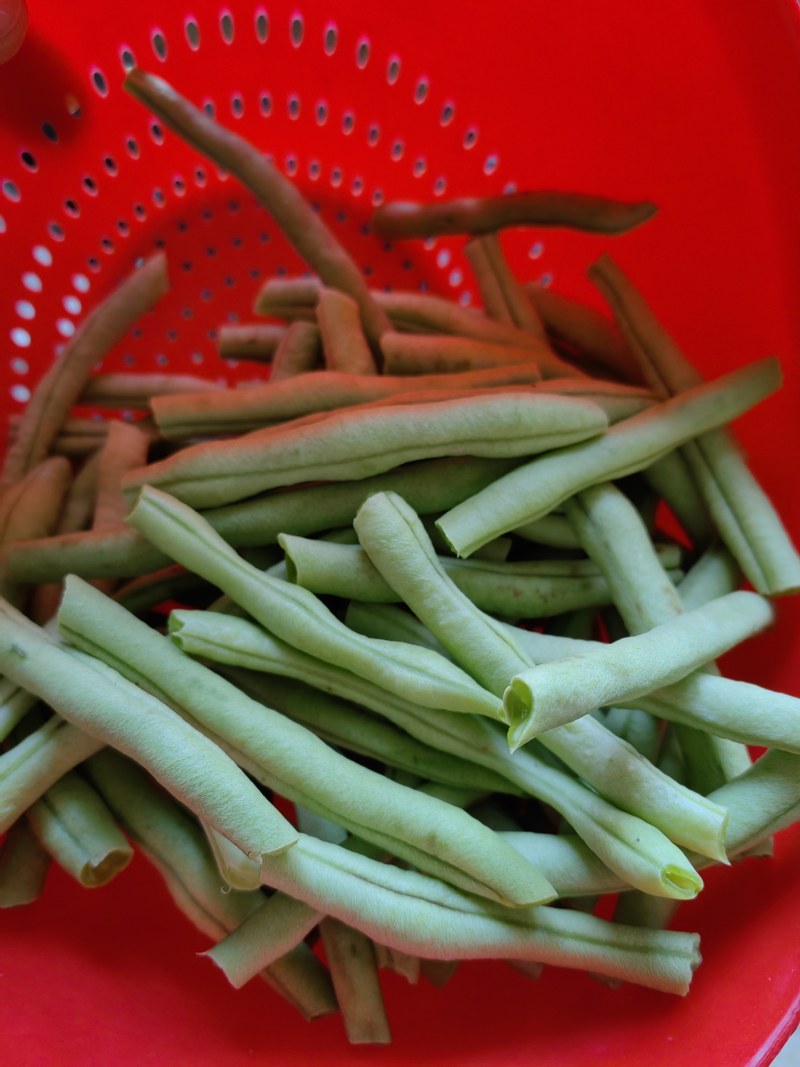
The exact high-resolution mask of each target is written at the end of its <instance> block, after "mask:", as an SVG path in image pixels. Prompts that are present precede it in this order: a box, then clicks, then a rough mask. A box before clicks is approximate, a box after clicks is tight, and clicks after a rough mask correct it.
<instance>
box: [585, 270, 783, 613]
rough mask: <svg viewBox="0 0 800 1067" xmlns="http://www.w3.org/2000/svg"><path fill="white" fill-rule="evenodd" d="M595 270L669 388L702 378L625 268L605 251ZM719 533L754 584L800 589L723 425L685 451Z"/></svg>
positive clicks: (676, 390) (644, 360) (771, 512)
mask: <svg viewBox="0 0 800 1067" xmlns="http://www.w3.org/2000/svg"><path fill="white" fill-rule="evenodd" d="M590 275H591V277H592V278H593V280H594V281H595V282H596V284H597V285H598V286H599V287H600V288H601V290H602V292H603V293H604V295H605V296H606V298H607V299H608V300H609V301H610V302H611V304H612V307H613V308H614V312H615V314H616V315H617V318H618V320H619V321H620V324H621V327H622V329H623V330H624V331H625V332H626V334H627V336H628V339H629V342H630V344H631V347H632V349H633V350H634V352H635V353H636V354H637V355H638V357H639V359H640V362H641V364H642V367H643V369H645V371H646V373H647V374H648V377H649V378H650V380H651V381H652V382H653V383H654V384H655V386H656V387H657V389H658V391H659V393H660V394H661V395H662V396H673V395H676V394H680V393H681V392H683V391H684V390H687V389H691V388H693V387H695V386H696V385H697V384H698V383H700V382H702V380H703V379H702V377H701V375H700V374H699V372H698V371H697V370H696V369H695V368H694V367H693V366H692V364H691V363H690V362H689V361H688V360H687V359H686V357H685V356H684V355H683V353H682V352H681V351H680V349H679V348H678V346H677V345H676V344H675V342H674V341H673V340H672V338H671V337H670V336H669V334H668V333H667V332H666V330H665V329H664V328H663V327H662V326H661V324H660V323H659V322H658V320H657V319H656V317H655V315H654V314H653V312H652V311H651V309H650V308H649V307H648V305H647V303H646V302H645V300H644V298H643V297H642V296H641V294H640V293H638V292H637V290H636V289H635V288H634V286H633V285H632V283H631V282H630V281H629V280H628V279H627V278H626V277H625V275H624V274H623V272H622V271H621V270H620V269H619V268H618V267H616V265H615V264H614V263H613V262H612V261H611V260H610V259H609V258H608V257H604V258H603V259H601V260H600V261H599V263H597V264H596V265H595V266H594V267H593V268H592V269H591V271H590ZM685 454H686V458H687V460H688V462H689V465H690V467H691V469H692V472H693V473H694V475H695V478H696V479H697V482H698V485H699V487H700V489H701V492H702V493H703V495H704V498H705V500H706V502H707V504H708V506H709V508H710V511H711V514H712V516H713V518H714V521H715V522H716V524H717V527H718V529H719V531H720V534H721V536H722V538H723V540H724V541H725V543H726V544H727V546H728V548H729V549H730V550H731V552H732V553H733V555H734V556H735V557H736V559H737V561H738V562H739V564H740V566H741V568H742V570H743V571H744V573H745V575H746V576H747V578H748V579H749V580H750V582H751V583H752V585H753V587H754V588H755V589H756V590H757V591H758V592H761V593H764V594H766V595H773V596H774V595H779V594H785V593H791V592H797V591H798V590H800V554H798V552H797V550H796V548H795V547H794V545H793V544H792V541H791V539H790V537H789V535H788V533H787V531H786V529H785V527H784V525H783V523H782V522H781V519H780V517H779V516H778V513H777V512H776V510H775V508H774V507H773V505H772V503H771V501H770V500H769V498H768V497H767V495H766V493H765V492H764V490H763V489H762V488H761V486H760V485H759V483H758V481H757V480H756V478H755V477H754V476H753V474H752V472H751V471H750V469H749V467H748V466H747V463H746V462H745V460H744V458H743V456H742V453H741V450H740V448H739V445H738V444H737V443H736V442H735V441H734V439H733V438H732V437H731V436H730V435H729V434H728V433H726V432H725V431H724V430H716V431H715V432H713V433H709V434H704V435H703V436H701V437H699V438H698V439H697V440H696V441H694V442H692V443H691V445H690V446H689V447H688V448H687V449H686V451H685Z"/></svg>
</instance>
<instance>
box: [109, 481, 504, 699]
mask: <svg viewBox="0 0 800 1067" xmlns="http://www.w3.org/2000/svg"><path fill="white" fill-rule="evenodd" d="M129 522H130V523H131V524H132V525H133V526H135V527H136V528H137V529H139V530H140V531H141V532H142V533H145V534H146V536H147V537H148V538H149V539H150V540H151V541H153V542H154V543H155V544H157V545H158V546H159V547H161V548H163V549H165V550H167V551H169V552H170V553H171V554H172V556H173V557H174V558H175V560H176V562H178V563H182V564H183V565H184V566H185V567H187V568H188V569H189V570H192V571H194V572H195V573H196V574H199V575H201V576H202V577H204V578H206V579H207V580H208V581H210V582H212V583H213V584H214V585H216V586H218V587H219V588H220V589H222V591H223V592H225V593H227V594H228V595H229V596H230V597H231V599H233V600H234V601H235V602H236V603H237V604H239V605H240V606H241V607H242V608H244V609H245V610H246V611H248V612H249V613H250V614H251V615H252V616H253V617H254V618H255V619H257V620H258V621H259V622H261V624H262V625H264V626H266V627H267V629H269V630H270V632H271V633H273V634H275V635H276V636H277V637H280V638H281V639H282V640H284V641H286V642H288V643H289V644H291V645H293V646H294V647H296V648H299V649H302V650H304V651H308V652H311V653H312V654H313V655H315V656H317V657H318V658H320V659H325V660H326V661H330V662H333V663H336V664H338V665H340V666H344V667H346V668H347V669H348V670H350V671H353V672H355V673H357V674H364V675H365V676H366V677H369V678H372V679H374V680H376V681H377V682H379V684H381V685H382V686H384V687H386V688H388V689H391V690H393V691H396V692H402V693H404V694H406V695H409V696H412V697H413V698H414V699H415V700H418V701H420V702H421V703H423V704H425V705H426V706H428V705H430V706H433V707H445V708H447V710H449V711H458V712H475V713H477V714H481V715H488V716H490V717H492V718H496V717H497V716H498V714H499V712H498V705H499V703H500V702H499V701H497V700H495V698H494V697H493V696H492V695H491V694H490V693H487V692H486V690H484V689H483V688H482V687H481V686H480V685H478V684H477V683H476V682H474V681H473V680H472V679H471V678H470V677H469V676H468V675H467V674H465V673H464V672H463V671H461V670H460V669H458V668H457V667H455V666H454V665H453V664H451V663H449V661H447V660H446V659H444V658H443V657H441V656H439V655H437V654H436V653H433V652H424V653H423V652H421V651H420V650H419V649H418V648H415V647H407V648H406V647H404V646H402V645H401V644H400V643H399V642H383V643H382V642H375V641H369V640H368V639H366V638H359V637H357V636H355V635H354V634H353V633H352V631H350V630H348V629H347V627H346V626H344V625H343V624H342V623H341V622H339V620H338V619H337V618H336V617H335V615H334V614H333V613H332V612H331V611H330V610H329V609H328V608H327V607H326V606H325V605H324V604H323V603H322V601H321V600H319V599H318V598H317V597H315V596H314V595H313V593H309V592H308V590H306V589H301V588H300V587H299V586H295V585H291V584H290V583H288V582H283V581H281V580H280V579H277V578H273V577H271V576H270V575H267V574H263V573H262V572H260V571H259V570H258V569H256V568H255V567H252V566H251V565H249V564H248V563H246V562H245V561H244V560H243V559H242V558H241V556H239V555H237V553H236V552H235V551H234V550H233V549H232V548H231V547H230V545H228V544H227V543H226V542H225V541H224V540H223V539H222V538H221V537H219V535H218V534H216V533H215V532H214V530H213V529H212V528H211V526H209V525H208V523H206V522H205V521H204V520H203V518H202V517H201V516H200V515H198V514H197V513H196V512H194V511H192V509H191V508H189V507H187V506H186V505H185V504H181V503H180V501H178V500H175V499H174V498H173V497H170V496H168V495H167V494H166V493H162V492H160V491H159V490H156V489H151V488H149V487H148V488H146V489H144V490H143V491H142V493H141V495H140V496H139V500H138V501H137V504H136V507H135V508H134V510H133V512H131V515H130V517H129Z"/></svg>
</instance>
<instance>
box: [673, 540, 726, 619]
mask: <svg viewBox="0 0 800 1067" xmlns="http://www.w3.org/2000/svg"><path fill="white" fill-rule="evenodd" d="M741 580H742V574H741V571H740V570H739V568H738V566H737V564H736V561H735V560H734V558H733V556H732V555H731V554H730V552H729V551H728V550H727V548H724V547H723V546H722V545H719V544H715V545H710V546H709V547H708V548H707V549H706V550H705V552H704V553H703V555H702V556H700V558H699V559H698V560H697V562H696V563H695V564H694V565H693V566H692V567H691V568H690V570H688V571H687V573H686V574H685V575H684V577H683V578H682V579H681V581H680V582H679V583H678V595H679V596H680V598H681V602H682V604H683V606H684V607H685V608H693V607H699V606H700V605H701V604H707V603H708V601H709V600H713V599H714V598H715V597H718V596H724V595H725V594H726V593H732V592H733V591H734V589H738V588H739V584H740V582H741Z"/></svg>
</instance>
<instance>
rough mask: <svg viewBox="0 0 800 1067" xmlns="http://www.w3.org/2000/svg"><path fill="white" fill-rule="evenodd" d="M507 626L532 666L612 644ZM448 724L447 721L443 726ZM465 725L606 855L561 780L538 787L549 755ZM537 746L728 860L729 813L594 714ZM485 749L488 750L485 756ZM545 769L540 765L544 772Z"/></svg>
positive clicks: (505, 768)
mask: <svg viewBox="0 0 800 1067" xmlns="http://www.w3.org/2000/svg"><path fill="white" fill-rule="evenodd" d="M361 616H362V618H361V621H362V622H367V621H369V613H368V612H367V611H366V610H362V612H361ZM382 616H383V617H382V619H381V623H382V626H383V632H384V634H386V636H391V632H392V618H393V617H395V618H396V617H397V609H394V611H388V610H387V609H386V608H383V609H382ZM401 625H402V627H403V629H402V630H401V632H403V633H408V630H407V628H406V624H405V623H402V624H401ZM501 625H502V624H501ZM365 628H368V627H365ZM507 629H508V631H509V633H510V634H511V635H512V636H513V637H514V639H515V641H516V643H517V646H518V647H520V648H522V649H523V651H524V652H526V656H525V661H526V662H527V663H528V664H529V665H530V664H532V663H533V660H532V659H531V658H529V653H528V651H527V650H528V649H530V648H531V647H532V648H533V649H534V650H536V651H546V652H548V654H549V655H550V656H553V655H555V656H556V657H558V656H563V655H564V654H565V653H564V651H563V649H564V647H565V646H566V648H567V649H568V650H569V651H568V652H567V654H572V653H573V651H574V650H575V649H576V648H578V647H581V646H583V647H585V648H591V649H594V648H603V647H604V646H603V645H600V644H599V643H596V642H576V641H573V640H567V641H565V639H564V638H553V637H552V636H551V635H545V634H535V633H533V632H531V631H527V630H523V629H519V628H517V627H508V628H507ZM412 639H413V638H412ZM496 647H497V646H496ZM481 652H482V646H478V647H477V649H476V656H477V655H480V654H481ZM540 658H542V659H543V658H544V657H543V656H541V657H540ZM509 666H511V661H509ZM308 677H309V678H310V677H311V675H310V674H309V675H308ZM356 699H360V701H361V703H364V704H366V706H368V707H374V710H377V711H379V712H380V713H381V714H385V715H387V717H390V718H392V721H394V722H398V719H397V718H396V717H395V716H396V715H397V714H398V712H397V708H396V702H395V701H392V702H391V703H389V704H387V705H384V706H381V705H380V704H378V705H375V704H371V703H370V702H369V698H368V697H365V696H363V695H362V696H361V697H358V698H356ZM400 715H401V716H402V719H401V720H400V721H399V722H398V725H401V726H402V727H403V729H406V730H408V731H409V733H414V735H415V736H419V737H421V738H422V739H423V740H428V743H430V744H434V745H437V743H438V744H439V745H440V746H441V740H440V739H439V737H438V735H437V733H436V731H435V730H433V731H432V734H431V735H430V736H429V735H428V734H427V733H425V732H424V731H425V730H426V729H427V728H428V727H427V726H423V733H422V734H420V733H418V732H417V731H418V729H419V727H418V726H417V725H416V723H415V722H414V719H413V716H412V717H411V719H410V722H409V712H408V710H407V709H405V708H403V709H402V710H401V711H400ZM444 725H445V724H441V726H444ZM447 729H448V731H449V730H450V727H449V724H448V726H447ZM461 729H462V730H474V731H476V736H474V737H473V738H472V739H471V741H470V744H471V747H472V749H473V750H475V754H474V755H473V756H472V757H471V758H472V759H474V760H476V761H477V762H484V763H485V758H486V757H485V754H484V751H483V750H489V749H491V757H490V762H488V763H485V765H486V766H490V767H492V768H493V769H494V770H497V771H499V773H501V774H503V775H505V777H507V778H509V779H510V780H511V781H512V782H515V783H516V784H517V785H520V786H522V787H523V788H525V789H528V790H529V791H531V792H532V795H534V796H537V797H539V798H540V799H543V800H545V802H546V803H549V804H551V806H552V807H555V808H556V810H557V811H560V812H562V814H564V815H565V817H566V818H567V819H568V821H569V822H571V823H572V824H573V826H574V827H575V829H576V830H578V832H579V833H581V836H583V837H584V839H585V840H586V841H587V843H589V844H590V845H591V847H592V848H593V849H594V851H595V852H597V853H598V855H602V853H601V851H600V849H601V848H602V847H603V846H604V845H605V842H604V841H602V839H601V841H600V842H599V843H597V842H594V841H590V840H589V839H588V838H587V837H585V836H584V832H583V831H582V830H581V828H580V824H579V820H580V819H581V818H582V816H581V814H580V810H581V805H580V804H579V810H578V811H577V812H576V811H574V810H572V811H570V812H569V813H568V812H567V811H565V809H564V808H563V807H561V806H559V805H560V804H561V803H563V793H562V796H558V790H559V786H558V785H557V783H554V784H555V788H556V797H555V798H554V797H553V796H549V797H547V799H545V796H543V795H542V793H541V792H537V791H536V790H537V788H538V789H541V782H537V784H536V785H535V786H532V785H531V782H532V781H533V780H535V778H536V775H537V774H539V775H541V774H549V772H550V768H549V767H547V768H545V769H544V770H542V767H541V766H540V765H541V764H542V760H541V758H539V755H537V756H535V757H534V764H533V765H531V767H530V768H529V767H528V765H527V764H525V763H521V762H520V761H521V760H524V759H525V757H526V756H527V755H528V754H529V753H528V750H527V749H519V750H518V751H517V752H515V753H514V755H513V757H512V756H511V754H510V753H509V752H508V747H507V745H506V749H505V752H503V753H502V755H501V753H500V751H498V747H497V746H498V744H499V741H498V738H497V737H495V736H494V735H490V734H488V733H487V731H486V730H485V729H484V728H483V726H482V725H481V726H475V725H473V723H472V721H470V723H469V725H468V726H466V727H462V728H461ZM479 729H480V730H482V734H481V735H480V736H479V735H478V734H477V731H478V730H479ZM448 736H449V737H450V739H451V740H450V747H451V750H452V751H463V750H462V749H461V748H460V745H461V739H460V738H459V741H458V742H455V741H453V740H452V734H448ZM534 746H535V751H536V752H537V753H539V752H540V748H539V746H546V748H547V751H548V752H549V753H552V755H554V756H556V757H557V759H559V760H561V761H562V762H563V763H565V764H566V765H567V766H568V767H569V768H570V769H572V770H573V772H574V773H575V774H576V775H578V776H579V777H580V778H582V779H583V780H584V781H585V782H587V783H588V784H590V785H591V786H592V787H593V788H594V789H595V790H596V791H597V793H599V794H600V796H602V797H604V798H606V799H607V801H610V803H611V804H612V805H616V806H617V807H618V808H621V809H624V810H625V811H627V812H629V813H633V814H635V815H637V816H638V817H640V818H641V819H646V820H647V821H648V822H649V823H651V824H652V826H655V827H658V828H660V829H661V831H662V832H663V833H665V834H667V835H668V836H669V837H670V838H672V839H673V840H675V841H676V842H678V843H680V844H684V845H686V846H687V847H689V848H694V849H695V850H696V851H698V852H702V853H703V854H704V855H708V856H710V857H712V858H714V859H717V860H722V861H724V860H725V851H724V846H723V838H724V832H725V818H726V813H725V811H724V810H723V809H722V808H720V807H719V806H718V805H714V804H711V803H710V802H708V801H707V800H706V799H705V798H703V797H700V796H699V795H698V794H696V793H694V792H692V791H691V790H688V789H685V788H684V787H682V786H679V785H678V784H677V783H676V782H674V781H673V780H672V779H671V778H670V777H669V776H667V775H665V774H663V773H662V772H661V771H659V770H658V769H657V768H656V767H654V766H653V765H652V764H651V763H650V762H649V761H648V760H646V759H644V758H643V757H642V756H640V755H639V753H638V752H636V750H635V749H634V748H632V746H630V745H628V744H626V743H624V742H621V741H620V740H619V739H618V738H616V737H615V736H614V735H613V734H611V733H610V731H608V730H606V729H605V728H604V727H603V726H602V724H601V723H599V722H597V721H596V720H595V719H593V718H592V717H591V716H585V717H584V718H583V719H580V720H578V721H576V722H573V723H570V724H569V725H567V726H563V727H560V728H558V729H555V730H550V731H548V732H547V733H545V734H542V735H541V737H540V739H539V742H538V745H537V743H536V742H534ZM478 752H480V753H481V754H480V755H478ZM498 758H500V760H501V762H499V763H498V762H497V759H498ZM537 767H538V770H537V769H536V768H537ZM520 775H521V777H520ZM567 792H568V789H567ZM573 799H574V798H573ZM618 814H619V812H618ZM604 859H605V862H606V863H607V864H608V866H610V867H613V868H614V869H615V870H619V868H618V867H617V866H615V864H616V862H617V861H616V860H614V859H611V860H609V859H608V858H607V857H605V856H604Z"/></svg>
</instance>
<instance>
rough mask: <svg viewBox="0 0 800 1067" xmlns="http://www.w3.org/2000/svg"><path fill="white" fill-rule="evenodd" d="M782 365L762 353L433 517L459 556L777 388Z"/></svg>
mask: <svg viewBox="0 0 800 1067" xmlns="http://www.w3.org/2000/svg"><path fill="white" fill-rule="evenodd" d="M779 379H780V370H779V367H778V364H777V362H776V361H775V360H772V359H767V360H762V361H761V362H759V363H755V364H752V365H751V366H749V367H746V368H744V369H742V370H738V371H733V372H732V373H730V374H727V375H724V376H723V377H722V378H718V379H716V380H715V381H713V382H709V383H706V384H705V385H701V386H697V387H696V388H694V389H691V390H688V391H687V392H685V393H682V394H681V395H680V396H679V397H675V398H673V399H671V400H666V401H664V402H663V403H662V404H659V405H657V406H656V407H653V408H649V409H647V410H646V411H643V412H641V413H640V414H639V415H634V416H633V417H632V418H630V419H626V420H625V421H624V422H620V423H617V424H616V425H615V426H612V427H611V428H610V429H609V430H608V432H607V433H606V434H605V435H604V436H603V437H599V438H597V439H595V440H593V441H586V442H583V443H581V444H576V445H571V446H568V447H566V448H561V449H558V450H556V451H554V452H552V453H550V454H549V455H546V456H542V457H539V458H538V459H534V460H532V461H531V462H530V463H527V464H523V465H522V466H521V467H519V468H518V469H517V470H515V471H513V472H512V473H511V474H509V475H506V476H505V477H503V478H500V479H499V480H498V481H497V482H496V483H495V484H494V485H492V486H490V487H489V488H487V489H485V490H483V491H482V492H480V493H477V494H476V495H475V496H474V497H472V498H471V499H470V500H468V501H465V502H464V503H463V504H459V505H457V506H456V507H455V508H451V510H450V511H449V512H447V513H446V514H445V515H444V516H443V517H442V518H441V519H440V520H439V522H438V526H439V529H440V531H441V532H442V533H443V534H444V536H445V538H446V539H447V541H448V543H449V544H450V545H451V547H452V548H453V549H454V550H455V551H456V553H457V554H458V555H460V556H467V555H469V554H470V553H471V552H473V551H474V550H475V549H476V548H479V547H480V546H481V545H482V544H485V543H486V541H488V540H491V538H493V537H496V536H498V535H499V534H503V533H506V532H508V531H509V530H513V529H514V527H516V526H520V525H522V524H523V523H526V522H532V521H534V520H535V519H537V518H541V516H543V515H546V514H547V513H548V512H549V511H551V510H552V509H553V508H555V507H557V506H558V505H559V504H561V503H563V501H564V500H566V499H568V498H569V497H570V496H572V495H573V494H574V493H576V492H579V491H580V490H581V489H585V488H587V487H588V486H590V485H593V484H595V483H596V482H599V481H608V480H610V479H613V478H619V477H622V476H624V475H627V474H633V473H635V472H636V471H639V470H642V469H643V468H644V467H647V466H648V465H649V464H650V463H653V462H654V461H655V460H656V459H658V458H659V457H660V456H663V455H664V454H666V453H667V452H669V451H671V450H672V449H673V448H676V447H677V446H678V445H680V444H682V443H684V442H685V441H687V440H689V439H691V438H692V437H694V436H697V435H698V434H700V433H704V432H705V431H707V430H709V429H712V428H713V427H715V426H720V425H722V424H723V423H725V422H728V421H730V420H731V419H733V418H736V417H737V416H738V415H741V414H742V413H743V412H744V411H746V410H747V409H748V408H750V407H752V406H753V405H754V404H756V403H757V402H758V401H759V400H761V399H763V397H765V396H766V395H767V394H769V393H770V392H772V391H773V390H774V389H776V388H777V386H778V384H779Z"/></svg>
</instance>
